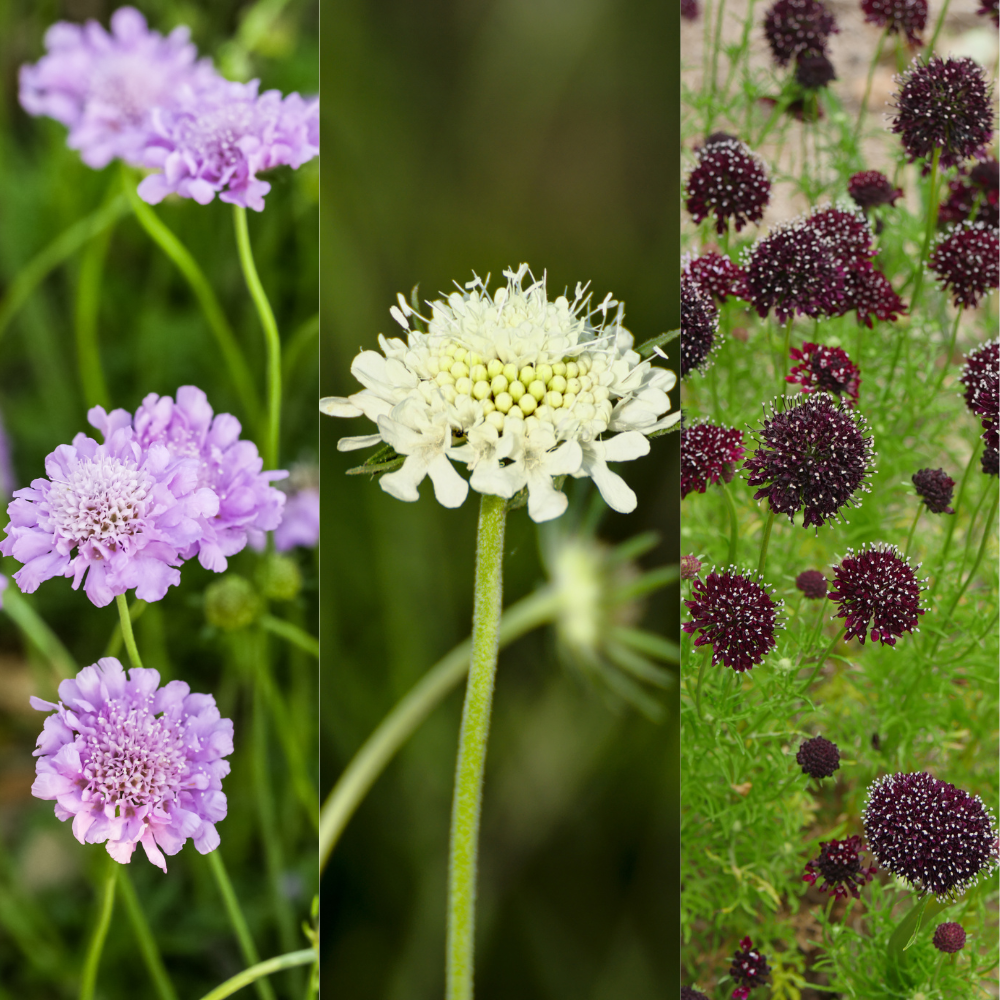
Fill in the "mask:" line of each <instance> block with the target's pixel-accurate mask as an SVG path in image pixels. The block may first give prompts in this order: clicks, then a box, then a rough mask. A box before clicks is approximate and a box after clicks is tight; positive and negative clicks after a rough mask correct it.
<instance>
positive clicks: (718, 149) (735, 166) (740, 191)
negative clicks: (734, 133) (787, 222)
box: [684, 134, 771, 236]
mask: <svg viewBox="0 0 1000 1000" xmlns="http://www.w3.org/2000/svg"><path fill="white" fill-rule="evenodd" d="M696 156H697V157H698V164H697V166H696V167H695V168H694V169H693V170H692V171H691V173H690V174H688V178H687V183H686V184H685V185H684V190H685V193H686V196H687V202H686V204H687V210H688V211H689V212H690V213H691V218H692V219H694V221H695V222H701V221H702V220H703V219H707V218H708V216H709V215H714V216H715V231H716V232H717V233H718V234H719V235H720V236H721V235H722V234H723V233H724V232H726V230H727V229H728V228H729V220H730V219H732V220H733V222H734V224H735V227H736V232H739V231H740V230H741V229H742V228H743V227H744V226H745V225H746V224H747V223H748V222H760V220H761V219H762V218H763V217H764V209H765V208H766V207H767V203H768V200H769V198H770V197H771V181H770V179H769V178H768V176H767V168H766V167H765V166H764V161H763V160H762V159H761V158H760V157H759V156H757V154H756V153H754V152H752V151H751V150H750V147H749V146H748V145H747V144H746V143H745V142H741V141H740V140H739V139H734V138H732V137H731V136H727V135H724V134H723V135H719V136H715V135H713V136H710V137H709V141H707V142H706V143H705V145H704V146H702V147H701V148H700V149H698V150H697V151H696Z"/></svg>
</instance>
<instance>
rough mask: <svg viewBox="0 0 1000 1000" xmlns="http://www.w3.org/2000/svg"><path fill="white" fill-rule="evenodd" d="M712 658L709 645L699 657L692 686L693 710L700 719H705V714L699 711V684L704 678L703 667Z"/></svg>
mask: <svg viewBox="0 0 1000 1000" xmlns="http://www.w3.org/2000/svg"><path fill="white" fill-rule="evenodd" d="M711 659H712V646H711V645H709V646H708V647H707V648H706V650H705V655H704V656H703V657H702V658H701V663H700V665H699V666H698V680H697V681H696V682H695V688H694V707H695V711H696V712H697V713H698V718H699V719H700V720H702V721H704V720H705V716H704V715H703V714H702V711H701V684H702V681H703V680H704V678H705V667H707V666H708V664H709V662H710V661H711Z"/></svg>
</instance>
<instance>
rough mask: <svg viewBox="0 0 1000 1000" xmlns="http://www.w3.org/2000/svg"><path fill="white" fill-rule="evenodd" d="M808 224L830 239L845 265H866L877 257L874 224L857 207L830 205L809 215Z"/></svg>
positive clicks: (830, 247)
mask: <svg viewBox="0 0 1000 1000" xmlns="http://www.w3.org/2000/svg"><path fill="white" fill-rule="evenodd" d="M804 225H805V226H806V227H807V228H808V229H811V230H812V231H813V232H814V233H817V234H818V235H820V236H822V237H824V238H825V239H826V240H827V246H828V247H829V250H830V253H831V254H832V255H833V257H834V258H835V260H836V262H837V263H838V264H839V265H840V266H841V267H865V266H867V265H868V264H869V263H870V262H871V259H872V258H873V257H874V256H875V250H874V248H873V247H872V227H871V223H870V222H869V221H868V219H866V218H865V216H864V213H862V212H859V211H857V209H851V208H841V207H840V206H837V205H826V206H824V207H823V208H817V209H815V210H813V212H811V213H810V214H809V215H808V216H806V219H805V222H804Z"/></svg>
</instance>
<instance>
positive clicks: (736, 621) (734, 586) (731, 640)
mask: <svg viewBox="0 0 1000 1000" xmlns="http://www.w3.org/2000/svg"><path fill="white" fill-rule="evenodd" d="M691 595H692V599H691V600H690V601H685V602H684V606H685V607H686V608H687V609H688V610H689V611H690V612H691V618H692V620H691V621H689V622H685V623H684V624H683V625H682V626H681V627H682V628H683V629H684V631H685V632H698V633H699V634H698V636H697V637H696V638H695V640H694V644H695V646H705V645H708V644H711V646H712V663H713V664H716V663H723V664H725V665H726V666H727V667H732V668H733V670H735V671H737V673H742V672H743V671H744V670H750V669H751V668H752V667H754V666H755V665H756V664H758V663H760V662H761V660H763V659H764V657H765V655H766V654H767V653H769V652H770V651H771V650H772V649H774V646H775V641H774V630H775V629H776V628H778V627H780V626H779V624H778V610H779V609H780V608H781V606H782V602H781V601H774V600H772V598H771V594H770V592H769V588H768V586H767V585H766V584H764V583H761V582H759V581H758V580H756V579H753V578H752V577H751V575H750V573H749V571H747V572H741V571H740V570H738V569H737V568H736V567H735V566H730V567H729V569H728V570H726V571H725V572H723V573H716V572H715V571H714V570H713V571H712V572H711V573H709V574H708V576H707V577H706V578H705V579H704V580H695V581H694V583H693V584H692V585H691Z"/></svg>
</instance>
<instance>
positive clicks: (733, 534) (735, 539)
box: [719, 479, 740, 566]
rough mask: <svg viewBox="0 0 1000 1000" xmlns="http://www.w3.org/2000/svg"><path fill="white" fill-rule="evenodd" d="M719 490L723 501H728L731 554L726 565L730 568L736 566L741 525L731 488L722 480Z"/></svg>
mask: <svg viewBox="0 0 1000 1000" xmlns="http://www.w3.org/2000/svg"><path fill="white" fill-rule="evenodd" d="M719 489H721V490H722V496H723V499H724V500H725V501H726V511H727V513H728V514H729V554H728V556H727V557H726V563H727V565H729V566H735V565H736V548H737V546H738V545H739V541H740V523H739V520H738V519H737V517H736V507H735V506H734V504H733V498H732V495H731V494H730V492H729V487H728V486H727V485H726V482H725V481H724V480H722V479H720V480H719Z"/></svg>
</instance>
